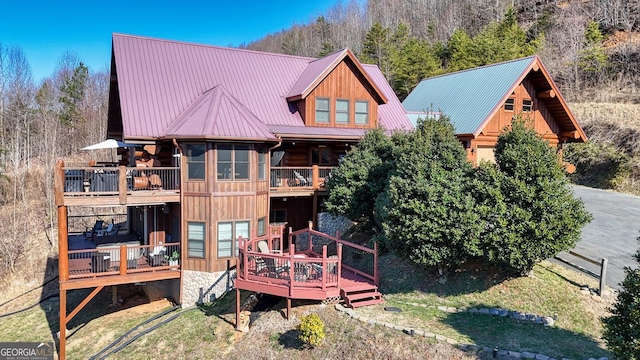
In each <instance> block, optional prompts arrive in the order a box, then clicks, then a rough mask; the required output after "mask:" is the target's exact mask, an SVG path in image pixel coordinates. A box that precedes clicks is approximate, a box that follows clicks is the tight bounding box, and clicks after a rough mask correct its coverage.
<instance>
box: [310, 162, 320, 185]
mask: <svg viewBox="0 0 640 360" xmlns="http://www.w3.org/2000/svg"><path fill="white" fill-rule="evenodd" d="M311 174H312V175H311V184H312V185H313V189H314V190H315V189H318V188H319V187H320V171H319V170H318V165H313V166H311Z"/></svg>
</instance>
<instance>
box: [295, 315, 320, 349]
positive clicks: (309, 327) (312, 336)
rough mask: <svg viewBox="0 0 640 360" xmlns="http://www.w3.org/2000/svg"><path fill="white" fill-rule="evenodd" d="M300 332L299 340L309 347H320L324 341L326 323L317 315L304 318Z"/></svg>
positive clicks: (299, 327)
mask: <svg viewBox="0 0 640 360" xmlns="http://www.w3.org/2000/svg"><path fill="white" fill-rule="evenodd" d="M298 331H299V332H300V334H299V335H298V339H300V341H302V342H304V343H305V344H307V345H310V346H318V345H320V343H322V340H324V322H323V321H322V319H321V318H320V316H318V315H317V314H309V315H307V316H303V317H302V320H301V321H300V325H298Z"/></svg>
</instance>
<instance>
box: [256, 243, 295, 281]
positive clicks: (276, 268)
mask: <svg viewBox="0 0 640 360" xmlns="http://www.w3.org/2000/svg"><path fill="white" fill-rule="evenodd" d="M258 249H259V250H260V252H261V253H263V254H271V253H272V252H271V251H269V246H268V245H267V242H266V241H264V240H262V241H258ZM275 252H276V253H279V251H277V250H275ZM258 269H259V270H258ZM264 269H267V277H271V278H276V279H277V278H279V277H280V274H281V273H283V272H289V262H286V263H284V264H282V263H280V264H279V263H277V261H276V259H274V258H270V257H264V258H259V257H256V272H261V271H262V270H264Z"/></svg>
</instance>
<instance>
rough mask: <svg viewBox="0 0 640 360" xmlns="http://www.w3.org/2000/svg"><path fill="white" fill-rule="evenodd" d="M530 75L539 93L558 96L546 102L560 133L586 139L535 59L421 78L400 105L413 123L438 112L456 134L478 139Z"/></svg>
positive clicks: (550, 80) (543, 69) (532, 57)
mask: <svg viewBox="0 0 640 360" xmlns="http://www.w3.org/2000/svg"><path fill="white" fill-rule="evenodd" d="M530 74H531V76H532V81H534V83H535V86H536V89H537V90H538V91H544V90H548V89H553V90H554V92H555V93H556V94H558V96H556V97H555V98H553V99H547V100H545V103H546V104H547V105H548V106H549V107H550V110H551V111H552V114H553V115H554V119H556V121H557V122H558V125H559V126H560V127H561V128H562V129H563V130H578V132H579V133H580V134H581V138H582V139H586V136H585V135H584V132H583V131H582V129H581V128H580V126H579V125H578V123H577V121H576V120H575V118H574V117H573V114H571V111H570V110H569V108H568V106H567V105H566V102H565V101H564V99H563V98H562V96H561V95H560V92H559V91H558V88H557V86H556V85H555V83H554V82H553V80H552V79H551V77H550V76H549V73H548V72H547V70H546V69H545V68H544V65H543V64H542V62H541V61H540V59H539V58H538V57H537V56H529V57H526V58H522V59H516V60H511V61H506V62H502V63H498V64H492V65H487V66H482V67H478V68H473V69H467V70H463V71H458V72H455V73H450V74H445V75H440V76H435V77H432V78H428V79H424V80H422V81H421V82H420V83H419V84H418V86H417V87H416V88H415V89H413V91H412V92H411V93H410V94H409V96H407V98H406V99H405V100H404V101H403V103H402V104H403V106H404V108H405V110H406V111H407V114H408V117H409V118H410V119H411V121H413V122H415V120H416V119H417V118H418V117H420V115H422V116H423V117H424V116H426V114H429V113H432V112H433V111H441V112H442V113H443V114H445V115H447V116H449V117H450V118H451V122H452V123H453V125H454V127H455V129H456V134H458V135H474V136H477V135H478V134H479V133H480V132H481V131H482V129H483V128H484V126H485V125H486V124H487V123H488V122H489V121H490V120H491V118H492V117H493V115H494V114H495V113H496V112H497V111H498V110H499V109H500V108H501V107H502V104H503V103H504V102H505V101H506V99H507V98H508V97H509V96H510V95H511V93H513V91H514V90H515V88H516V87H517V86H518V85H519V84H520V83H521V82H522V81H523V80H524V79H525V77H527V76H528V75H530ZM432 107H433V109H432Z"/></svg>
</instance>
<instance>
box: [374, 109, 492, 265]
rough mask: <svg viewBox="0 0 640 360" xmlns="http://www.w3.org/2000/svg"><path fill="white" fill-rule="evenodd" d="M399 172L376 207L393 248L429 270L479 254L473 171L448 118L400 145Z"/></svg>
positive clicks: (420, 127)
mask: <svg viewBox="0 0 640 360" xmlns="http://www.w3.org/2000/svg"><path fill="white" fill-rule="evenodd" d="M394 154H395V155H394V156H395V158H396V160H395V167H394V169H393V173H392V175H391V176H390V177H389V182H388V185H387V187H386V189H385V192H384V193H383V194H382V195H381V196H380V197H378V201H377V203H376V211H377V213H376V215H377V221H378V222H379V223H380V224H381V225H382V228H383V230H384V241H385V244H386V246H387V248H389V249H391V250H392V251H394V252H395V253H396V254H398V255H400V256H404V257H406V258H408V259H410V260H411V261H413V262H415V263H417V264H421V265H427V266H434V265H437V266H439V267H448V266H451V265H455V264H458V263H460V262H462V261H464V260H465V259H466V258H467V257H468V256H469V255H475V254H478V249H479V248H478V236H477V234H478V233H479V229H480V228H481V221H480V217H479V216H478V215H477V214H476V212H475V210H474V207H475V202H474V199H473V198H472V197H471V195H470V193H469V185H470V180H469V179H470V175H471V171H472V168H471V165H470V164H469V162H468V161H467V159H466V155H465V152H464V149H463V148H462V145H461V144H460V142H459V141H458V139H457V138H456V137H455V135H454V129H453V126H452V125H451V123H450V121H449V119H448V118H446V117H441V118H440V119H437V120H435V119H427V120H424V121H422V122H421V123H419V125H418V127H417V129H416V131H415V132H413V133H411V134H408V135H406V136H405V137H404V138H403V139H402V141H397V142H396V147H395V149H394Z"/></svg>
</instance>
